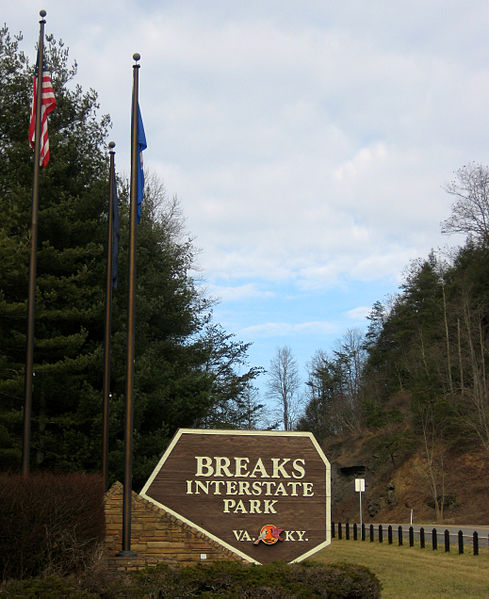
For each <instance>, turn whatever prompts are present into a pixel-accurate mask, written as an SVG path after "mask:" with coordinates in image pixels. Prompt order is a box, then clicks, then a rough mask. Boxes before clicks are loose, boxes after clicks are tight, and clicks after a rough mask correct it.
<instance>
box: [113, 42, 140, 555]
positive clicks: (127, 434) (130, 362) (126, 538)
mask: <svg viewBox="0 0 489 599" xmlns="http://www.w3.org/2000/svg"><path fill="white" fill-rule="evenodd" d="M140 58H141V56H140V55H139V54H134V55H133V59H134V60H135V62H136V64H134V65H133V88H132V117H131V121H132V122H131V194H130V195H131V205H130V227H129V276H128V279H129V280H128V308H127V312H128V313H127V366H126V367H127V382H126V420H125V429H124V495H123V503H122V551H121V552H120V553H119V554H118V555H120V556H134V555H136V554H135V553H134V552H133V551H131V500H132V437H133V414H134V399H133V392H134V340H135V322H134V320H135V319H134V315H135V300H136V297H135V296H136V293H135V289H136V224H137V203H138V202H137V200H138V182H137V176H138V170H139V169H138V160H139V152H138V87H139V64H137V62H138V61H139V59H140Z"/></svg>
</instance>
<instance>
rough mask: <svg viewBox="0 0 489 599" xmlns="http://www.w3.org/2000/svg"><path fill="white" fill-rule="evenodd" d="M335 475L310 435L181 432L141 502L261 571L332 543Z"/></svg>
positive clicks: (256, 432)
mask: <svg viewBox="0 0 489 599" xmlns="http://www.w3.org/2000/svg"><path fill="white" fill-rule="evenodd" d="M330 481H331V468H330V464H329V462H328V460H327V459H326V456H325V455H324V453H323V452H322V450H321V448H320V447H319V445H318V443H317V441H316V439H315V438H314V436H313V435H312V434H311V433H302V432H261V431H218V430H193V429H180V430H179V431H178V432H177V433H176V435H175V437H174V438H173V440H172V442H171V443H170V445H169V446H168V449H167V450H166V452H165V453H164V455H163V457H162V458H161V460H160V461H159V463H158V465H157V466H156V468H155V469H154V471H153V473H152V474H151V476H150V477H149V479H148V482H147V483H146V485H145V486H144V488H143V490H142V491H141V495H142V496H143V497H145V498H146V499H148V500H149V501H151V502H153V503H154V504H156V505H157V506H159V507H161V508H163V509H164V510H166V511H167V512H169V513H171V514H173V515H175V516H177V517H178V518H180V519H181V520H183V521H184V522H186V523H187V524H189V525H190V526H192V527H194V528H195V529H197V530H199V531H201V532H203V533H204V534H206V535H207V536H208V537H210V538H212V539H214V541H217V542H218V543H220V544H221V545H222V546H224V547H226V548H227V549H230V550H231V551H233V552H234V553H236V554H238V555H239V556H241V557H242V558H244V559H246V560H248V561H250V562H255V563H266V562H271V561H277V560H283V561H287V562H297V561H301V560H303V559H305V558H307V557H309V556H310V555H312V554H313V553H315V552H316V551H319V550H320V549H322V548H323V547H326V546H327V545H329V544H330V543H331V525H330V522H331V482H330Z"/></svg>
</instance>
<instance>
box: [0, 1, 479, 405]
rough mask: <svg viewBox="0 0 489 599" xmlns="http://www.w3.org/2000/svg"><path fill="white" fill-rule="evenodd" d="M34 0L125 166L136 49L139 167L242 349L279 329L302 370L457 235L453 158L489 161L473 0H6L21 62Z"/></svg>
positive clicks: (262, 357)
mask: <svg viewBox="0 0 489 599" xmlns="http://www.w3.org/2000/svg"><path fill="white" fill-rule="evenodd" d="M41 9H45V10H46V11H47V16H46V33H47V34H53V35H54V36H55V37H56V38H61V39H63V41H64V42H65V45H66V46H68V47H69V48H70V56H71V57H72V58H73V59H74V60H76V61H77V63H78V75H77V78H76V82H77V83H79V84H80V85H82V87H83V88H84V89H89V88H93V89H95V90H96V91H97V92H98V94H99V101H100V112H101V114H106V113H108V114H110V116H111V118H112V122H113V128H112V131H111V134H110V138H111V139H112V140H113V141H114V142H115V143H116V148H115V149H116V165H117V168H118V170H119V171H120V172H122V173H125V174H128V172H129V164H130V158H129V156H130V104H131V86H132V65H133V64H134V61H133V59H132V56H133V54H134V53H135V52H138V53H139V54H140V55H141V60H140V65H141V68H140V73H139V81H140V87H139V99H140V107H141V112H142V115H143V120H144V127H145V132H146V139H147V143H148V149H147V150H146V151H145V153H144V165H145V169H147V170H148V171H150V172H152V173H155V174H156V175H157V176H158V177H159V178H160V179H161V180H162V181H163V182H164V185H165V187H166V190H167V193H168V194H169V195H170V196H174V195H176V196H177V197H178V198H179V200H180V203H181V207H182V210H183V213H184V216H185V218H186V227H187V230H188V232H189V233H190V234H191V236H192V237H193V238H194V240H195V241H194V244H195V247H196V248H198V249H199V253H198V257H197V264H198V269H199V270H198V276H199V279H200V278H201V279H202V281H203V285H205V287H206V289H207V293H208V294H209V295H211V296H212V297H215V298H217V299H218V300H219V303H218V304H217V306H216V308H215V311H214V320H215V321H216V322H219V323H221V324H222V325H223V327H224V328H225V330H226V331H228V332H230V333H233V334H235V335H236V339H237V340H241V341H246V342H250V343H251V344H252V345H251V346H250V349H249V352H248V355H249V365H250V366H262V367H263V368H265V369H267V368H269V365H270V360H271V359H272V358H273V357H274V356H275V355H276V352H277V349H278V348H279V347H284V346H288V347H289V348H290V349H291V351H292V354H293V356H294V357H295V359H296V361H297V364H298V367H299V373H300V376H301V380H302V381H305V379H306V377H307V367H308V363H309V362H310V360H311V358H312V357H313V355H314V354H315V353H316V351H318V350H322V351H326V352H330V351H332V350H333V349H334V347H336V345H337V343H338V340H340V339H341V338H342V337H343V336H344V335H345V333H346V331H348V330H352V329H358V330H363V331H364V330H365V329H366V327H367V325H368V321H367V319H366V316H367V315H368V313H369V311H370V309H371V307H372V305H373V303H374V302H375V301H377V300H380V301H383V302H384V301H387V299H388V298H389V297H390V296H391V295H392V294H394V293H396V292H397V291H398V289H399V285H400V284H401V283H402V280H403V273H405V272H406V268H407V267H408V265H409V263H410V261H411V260H413V259H417V258H424V257H426V256H427V255H428V254H429V252H430V251H431V250H432V249H434V250H438V249H440V250H441V251H448V248H449V247H450V246H454V245H457V244H460V243H463V240H462V239H456V238H453V237H447V236H446V235H442V234H441V232H440V223H441V221H443V220H444V219H446V218H447V217H448V216H449V214H450V206H451V204H452V202H453V198H452V197H451V196H450V195H448V194H447V192H446V191H445V189H444V187H445V186H446V184H447V183H448V182H449V181H450V180H451V179H453V177H454V173H455V172H456V171H457V169H459V168H461V167H462V166H463V165H465V164H467V163H470V162H476V163H481V164H484V165H486V164H489V35H488V32H489V2H488V1H487V0H403V1H402V2H401V1H400V0H369V1H368V2H365V1H364V0H341V1H340V0H336V1H329V2H326V1H325V0H300V1H299V0H193V1H192V0H158V1H154V0H149V1H144V2H143V1H142V0H140V1H138V0H117V1H114V0H104V2H100V1H97V2H95V1H93V0H85V1H84V2H74V1H72V0H44V1H43V2H42V3H40V4H38V3H34V2H32V1H30V0H16V2H9V3H5V5H4V6H3V11H2V12H3V15H2V18H3V21H4V22H5V23H6V24H7V26H8V28H9V30H10V32H11V33H17V32H19V31H22V33H23V35H24V40H23V42H22V49H23V50H24V51H25V52H26V53H30V55H31V56H32V61H33V60H34V59H35V44H36V40H37V37H38V32H39V25H38V21H39V11H40V10H41ZM266 380H267V378H266V375H263V376H262V377H260V379H259V380H258V381H257V383H258V386H259V388H260V390H261V392H262V394H264V393H265V389H266ZM262 397H263V395H262Z"/></svg>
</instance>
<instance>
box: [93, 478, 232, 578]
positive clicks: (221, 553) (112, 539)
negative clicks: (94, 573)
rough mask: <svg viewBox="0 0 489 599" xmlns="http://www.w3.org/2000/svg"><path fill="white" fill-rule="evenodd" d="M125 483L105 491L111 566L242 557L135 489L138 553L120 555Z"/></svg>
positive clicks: (121, 568)
mask: <svg viewBox="0 0 489 599" xmlns="http://www.w3.org/2000/svg"><path fill="white" fill-rule="evenodd" d="M123 492H124V487H123V485H122V484H121V483H119V482H116V483H114V485H112V487H111V488H110V489H109V490H108V491H107V493H106V495H105V550H106V555H107V564H108V567H109V568H110V569H111V570H116V571H120V572H127V571H130V570H138V569H140V568H144V567H146V566H155V565H157V564H159V563H161V562H165V563H167V564H172V565H176V564H180V565H190V564H195V563H196V562H203V561H208V562H212V561H218V560H227V561H239V562H242V561H244V560H242V559H241V558H240V557H239V556H238V555H236V554H235V553H233V552H232V551H229V550H227V549H225V548H224V547H222V546H221V545H220V544H219V543H216V542H215V541H213V540H212V539H210V538H209V537H207V536H206V535H205V534H203V533H201V532H199V531H197V530H194V529H193V528H192V527H191V526H189V525H188V524H186V523H185V522H182V521H181V520H179V519H178V518H176V517H175V516H173V515H171V514H169V513H168V512H166V511H165V510H163V509H161V508H159V507H158V506H156V505H154V504H153V503H151V502H150V501H148V500H146V499H144V498H143V497H141V496H140V495H138V494H137V493H134V492H133V493H132V516H131V532H132V534H131V550H132V551H133V552H134V553H135V554H136V556H135V557H119V556H117V553H118V552H119V551H120V550H121V547H122V500H123Z"/></svg>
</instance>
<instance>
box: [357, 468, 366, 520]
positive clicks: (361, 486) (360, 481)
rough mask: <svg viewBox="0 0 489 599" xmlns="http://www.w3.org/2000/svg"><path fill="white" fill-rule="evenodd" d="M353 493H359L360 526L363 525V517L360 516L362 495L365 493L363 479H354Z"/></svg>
mask: <svg viewBox="0 0 489 599" xmlns="http://www.w3.org/2000/svg"><path fill="white" fill-rule="evenodd" d="M355 491H356V492H357V493H359V494H360V495H359V497H360V526H362V524H363V516H362V493H363V492H365V479H364V478H356V479H355Z"/></svg>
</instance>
